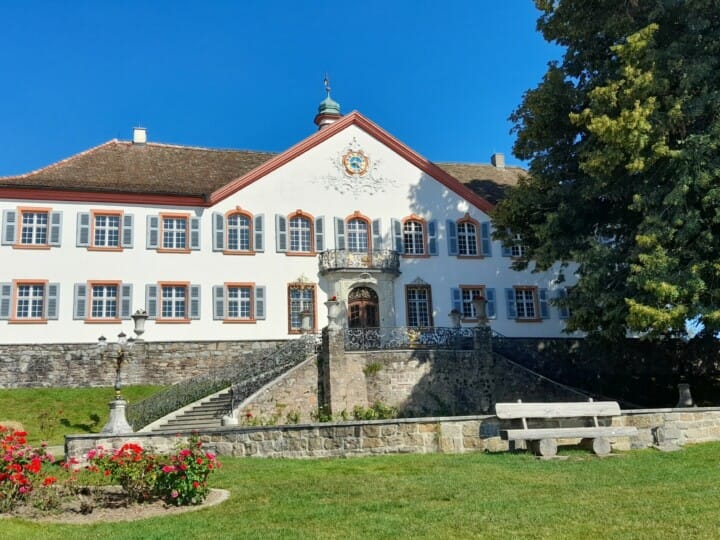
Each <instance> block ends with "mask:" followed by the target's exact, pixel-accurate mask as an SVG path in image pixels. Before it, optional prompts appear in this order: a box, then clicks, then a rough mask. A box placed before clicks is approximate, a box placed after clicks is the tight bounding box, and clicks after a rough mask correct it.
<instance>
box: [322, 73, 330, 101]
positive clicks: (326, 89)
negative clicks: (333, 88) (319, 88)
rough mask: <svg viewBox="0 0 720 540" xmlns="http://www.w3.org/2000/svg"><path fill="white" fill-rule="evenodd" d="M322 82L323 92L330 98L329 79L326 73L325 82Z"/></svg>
mask: <svg viewBox="0 0 720 540" xmlns="http://www.w3.org/2000/svg"><path fill="white" fill-rule="evenodd" d="M323 82H324V83H325V91H326V92H327V97H330V78H329V77H328V74H327V72H326V73H325V80H324V81H323Z"/></svg>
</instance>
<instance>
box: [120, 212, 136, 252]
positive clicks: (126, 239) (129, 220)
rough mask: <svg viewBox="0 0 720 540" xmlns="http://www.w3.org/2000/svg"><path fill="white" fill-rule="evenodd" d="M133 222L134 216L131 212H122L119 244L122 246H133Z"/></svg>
mask: <svg viewBox="0 0 720 540" xmlns="http://www.w3.org/2000/svg"><path fill="white" fill-rule="evenodd" d="M134 224H135V216H134V215H133V214H123V217H122V236H121V237H120V242H121V244H120V245H121V246H122V247H124V248H132V247H133V225H134Z"/></svg>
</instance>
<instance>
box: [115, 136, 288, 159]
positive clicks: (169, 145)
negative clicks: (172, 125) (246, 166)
mask: <svg viewBox="0 0 720 540" xmlns="http://www.w3.org/2000/svg"><path fill="white" fill-rule="evenodd" d="M115 140H116V141H117V142H119V143H122V144H129V145H133V144H136V143H133V142H132V141H118V140H117V139H115ZM139 146H159V147H162V148H182V149H183V150H202V151H205V152H252V153H254V154H273V155H274V154H278V153H279V152H274V151H270V150H249V149H244V148H209V147H207V146H193V145H187V144H174V143H162V142H147V143H143V144H141V145H139Z"/></svg>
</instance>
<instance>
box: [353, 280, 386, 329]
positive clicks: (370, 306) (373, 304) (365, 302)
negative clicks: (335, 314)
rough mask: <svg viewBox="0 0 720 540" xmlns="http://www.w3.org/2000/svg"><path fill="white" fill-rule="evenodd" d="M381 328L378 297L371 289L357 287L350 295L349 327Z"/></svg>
mask: <svg viewBox="0 0 720 540" xmlns="http://www.w3.org/2000/svg"><path fill="white" fill-rule="evenodd" d="M378 326H380V317H379V313H378V295H377V293H376V292H375V291H373V290H372V289H371V288H369V287H355V288H354V289H353V290H351V291H350V294H349V295H348V327H349V328H377V327H378Z"/></svg>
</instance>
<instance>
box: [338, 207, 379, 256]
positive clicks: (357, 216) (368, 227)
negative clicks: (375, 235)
mask: <svg viewBox="0 0 720 540" xmlns="http://www.w3.org/2000/svg"><path fill="white" fill-rule="evenodd" d="M354 220H360V221H364V222H365V227H366V228H365V230H366V233H365V236H366V243H367V252H368V253H372V220H371V219H370V218H369V217H367V216H366V215H363V214H361V213H360V212H359V211H358V210H355V212H354V213H353V214H351V215H349V216H347V217H346V218H345V246H346V247H347V248H348V251H349V250H350V222H351V221H354ZM357 253H361V252H357Z"/></svg>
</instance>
